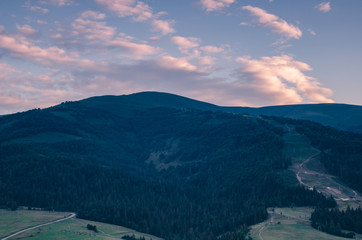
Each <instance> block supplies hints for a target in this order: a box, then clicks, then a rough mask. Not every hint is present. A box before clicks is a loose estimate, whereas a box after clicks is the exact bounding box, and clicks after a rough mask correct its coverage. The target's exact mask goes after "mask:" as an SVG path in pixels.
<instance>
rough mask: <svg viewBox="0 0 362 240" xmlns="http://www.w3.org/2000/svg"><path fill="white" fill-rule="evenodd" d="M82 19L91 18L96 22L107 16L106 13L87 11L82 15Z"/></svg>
mask: <svg viewBox="0 0 362 240" xmlns="http://www.w3.org/2000/svg"><path fill="white" fill-rule="evenodd" d="M80 17H81V18H89V19H95V20H102V19H105V18H106V15H105V14H104V13H100V12H96V11H91V10H87V11H84V12H83V13H82V14H81V15H80Z"/></svg>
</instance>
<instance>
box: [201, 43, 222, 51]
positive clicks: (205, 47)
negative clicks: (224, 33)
mask: <svg viewBox="0 0 362 240" xmlns="http://www.w3.org/2000/svg"><path fill="white" fill-rule="evenodd" d="M200 49H201V50H202V51H204V52H206V53H220V52H223V51H224V48H222V47H216V46H210V45H208V46H203V47H200Z"/></svg>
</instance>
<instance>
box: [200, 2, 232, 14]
mask: <svg viewBox="0 0 362 240" xmlns="http://www.w3.org/2000/svg"><path fill="white" fill-rule="evenodd" d="M234 2H235V0H200V3H201V6H202V7H203V8H204V9H205V10H206V11H207V12H211V11H218V10H221V9H223V8H225V7H229V6H230V5H231V4H232V3H234Z"/></svg>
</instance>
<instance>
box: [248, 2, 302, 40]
mask: <svg viewBox="0 0 362 240" xmlns="http://www.w3.org/2000/svg"><path fill="white" fill-rule="evenodd" d="M242 9H244V10H247V11H249V12H250V13H251V14H252V15H253V16H255V17H257V21H258V22H259V23H260V24H261V25H262V26H263V27H266V28H270V29H271V31H272V32H274V33H277V34H279V35H281V36H284V37H285V38H286V39H291V38H295V39H299V38H300V37H301V36H302V31H301V30H300V29H299V28H298V27H296V26H294V25H291V24H288V23H287V22H286V21H285V20H284V19H281V18H279V17H278V16H276V15H274V14H270V13H268V12H267V11H265V10H263V9H261V8H258V7H253V6H244V7H242Z"/></svg>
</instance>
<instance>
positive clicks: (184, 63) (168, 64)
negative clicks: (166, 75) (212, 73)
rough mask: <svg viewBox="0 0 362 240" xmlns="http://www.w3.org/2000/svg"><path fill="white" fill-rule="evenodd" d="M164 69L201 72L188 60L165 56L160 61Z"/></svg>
mask: <svg viewBox="0 0 362 240" xmlns="http://www.w3.org/2000/svg"><path fill="white" fill-rule="evenodd" d="M159 65H160V66H161V67H162V68H166V69H174V70H182V71H188V72H200V70H199V69H198V68H197V67H196V66H194V65H192V64H191V63H190V62H189V61H188V60H187V59H186V58H175V57H171V56H163V57H162V58H161V60H160V61H159Z"/></svg>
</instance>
